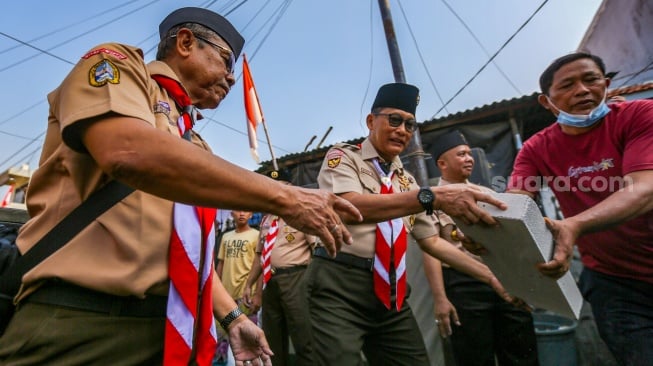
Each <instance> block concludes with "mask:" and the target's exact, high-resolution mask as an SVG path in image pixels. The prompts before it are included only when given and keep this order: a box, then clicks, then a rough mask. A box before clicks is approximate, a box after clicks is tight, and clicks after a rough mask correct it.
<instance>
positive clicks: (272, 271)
mask: <svg viewBox="0 0 653 366" xmlns="http://www.w3.org/2000/svg"><path fill="white" fill-rule="evenodd" d="M270 273H272V274H273V275H274V274H276V273H277V269H276V268H274V267H271V268H270Z"/></svg>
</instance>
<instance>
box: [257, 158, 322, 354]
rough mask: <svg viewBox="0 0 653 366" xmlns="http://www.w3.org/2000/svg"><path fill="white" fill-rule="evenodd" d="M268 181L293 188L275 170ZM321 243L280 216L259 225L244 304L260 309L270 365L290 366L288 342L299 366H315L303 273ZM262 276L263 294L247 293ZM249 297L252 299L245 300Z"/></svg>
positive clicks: (269, 217)
mask: <svg viewBox="0 0 653 366" xmlns="http://www.w3.org/2000/svg"><path fill="white" fill-rule="evenodd" d="M269 176H270V177H271V178H273V179H276V180H278V181H281V182H286V183H287V184H291V183H290V182H291V177H290V173H289V172H288V171H286V170H284V169H282V170H279V171H277V170H273V171H271V172H270V174H269ZM316 241H317V238H316V237H315V236H313V235H308V234H305V233H303V232H301V231H299V230H297V229H295V228H294V227H292V226H290V225H288V224H286V222H285V221H284V220H283V219H282V218H280V217H279V216H277V215H266V216H265V217H264V218H263V221H262V222H261V236H260V240H259V245H258V247H257V248H256V251H257V253H258V254H259V255H260V256H256V258H255V259H254V264H253V265H252V271H251V272H250V274H249V278H248V279H247V286H246V288H245V296H244V297H245V299H246V301H249V302H252V303H255V304H256V303H258V304H261V302H262V308H261V318H262V319H261V321H262V325H263V331H264V332H265V336H266V337H267V339H268V341H269V342H270V349H272V352H274V355H273V356H272V364H273V365H275V366H288V365H291V364H292V363H291V362H290V360H289V354H288V353H289V342H288V340H289V339H291V340H292V344H293V348H294V349H295V355H296V358H295V362H294V365H296V366H312V365H313V359H312V357H313V355H312V345H311V323H310V319H309V314H308V304H307V302H306V291H305V290H306V288H305V281H304V273H305V272H306V267H307V266H308V263H309V262H310V260H311V253H312V249H313V247H314V246H315V243H316ZM261 273H263V278H264V282H265V285H264V289H263V293H262V299H261V298H260V297H261V293H260V292H258V291H257V293H256V294H251V293H249V294H248V290H250V288H251V285H252V284H254V283H255V282H256V281H257V279H258V278H259V277H260V276H261ZM248 298H249V300H247V299H248Z"/></svg>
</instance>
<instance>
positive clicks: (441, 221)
mask: <svg viewBox="0 0 653 366" xmlns="http://www.w3.org/2000/svg"><path fill="white" fill-rule="evenodd" d="M466 183H467V184H472V183H469V182H466ZM447 184H452V183H451V182H447V181H446V180H444V179H442V178H440V181H439V182H438V185H439V186H444V185H447ZM475 186H476V187H480V188H481V189H483V190H484V191H486V192H492V191H491V190H489V189H488V188H486V187H482V186H479V185H475ZM435 216H436V217H437V220H436V223H435V225H436V226H437V229H438V232H439V234H440V237H441V238H443V239H444V240H446V241H448V242H449V243H451V244H453V246H455V247H456V248H458V249H460V250H461V251H462V252H464V253H465V254H467V255H468V256H470V257H472V258H474V259H476V260H477V261H479V262H483V260H482V259H481V257H480V256H478V255H475V254H472V253H470V252H469V251H468V250H467V249H465V248H464V247H463V244H462V243H461V242H460V241H459V240H453V238H452V237H451V233H452V232H453V231H454V230H460V229H457V227H456V223H455V222H454V221H453V219H452V218H451V217H450V216H449V215H447V214H446V213H444V212H443V211H440V210H437V211H436V212H435ZM442 266H444V267H447V268H449V265H448V264H447V263H445V262H442Z"/></svg>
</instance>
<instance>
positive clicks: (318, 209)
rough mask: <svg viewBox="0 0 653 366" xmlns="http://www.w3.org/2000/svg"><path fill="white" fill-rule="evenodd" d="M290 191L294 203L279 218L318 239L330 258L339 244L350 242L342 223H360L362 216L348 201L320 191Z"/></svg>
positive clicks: (349, 234)
mask: <svg viewBox="0 0 653 366" xmlns="http://www.w3.org/2000/svg"><path fill="white" fill-rule="evenodd" d="M292 188H293V192H292V193H293V194H294V199H295V202H296V204H294V205H292V207H291V208H290V211H289V212H286V213H283V214H282V215H280V216H281V217H282V218H283V219H284V220H285V221H286V223H288V225H290V226H292V227H294V228H297V229H298V230H299V231H301V232H304V233H307V234H313V235H316V236H318V237H320V239H321V240H322V244H324V247H325V248H326V250H327V252H329V254H330V255H331V256H335V255H336V253H337V252H338V251H339V250H340V247H341V246H342V244H347V245H349V244H351V243H352V240H353V239H352V236H351V233H349V231H348V230H347V227H346V226H345V225H344V224H343V221H349V222H360V221H363V217H362V216H361V214H360V212H359V211H358V209H357V208H356V207H354V205H352V204H351V202H349V201H347V200H345V199H343V198H340V197H338V196H336V195H335V194H333V193H331V192H328V191H325V190H322V189H307V188H300V187H292Z"/></svg>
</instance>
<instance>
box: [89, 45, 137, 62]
mask: <svg viewBox="0 0 653 366" xmlns="http://www.w3.org/2000/svg"><path fill="white" fill-rule="evenodd" d="M100 53H105V54H107V55H111V56H113V57H115V58H117V59H118V60H124V59H126V58H127V56H125V55H123V54H122V53H120V52H118V51H115V50H110V49H108V48H104V47H102V48H97V49H94V50H91V51H88V53H87V54H85V55H84V56H82V58H83V59H84V60H87V59H88V58H89V57H91V56H95V55H99V54H100Z"/></svg>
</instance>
